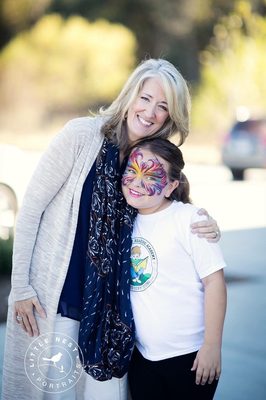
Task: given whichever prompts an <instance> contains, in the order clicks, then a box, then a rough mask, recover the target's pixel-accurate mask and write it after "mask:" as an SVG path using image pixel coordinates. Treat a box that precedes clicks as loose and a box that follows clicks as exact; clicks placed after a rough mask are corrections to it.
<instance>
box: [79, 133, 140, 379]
mask: <svg viewBox="0 0 266 400" xmlns="http://www.w3.org/2000/svg"><path fill="white" fill-rule="evenodd" d="M135 215H136V211H135V210H134V209H132V208H131V207H130V206H128V205H127V203H126V201H125V199H124V197H123V195H122V192H121V169H120V165H119V150H118V148H117V146H115V145H114V144H112V143H111V142H109V141H108V140H107V139H105V140H104V143H103V146H102V149H101V153H100V157H99V159H98V161H97V167H96V177H95V182H94V188H93V194H92V205H91V212H90V222H89V241H88V251H87V259H86V271H85V288H84V298H83V310H82V315H81V321H80V331H79V346H80V348H81V351H82V353H83V359H84V369H85V371H86V372H87V373H88V374H90V375H91V376H92V377H93V378H95V379H97V380H100V381H104V380H107V379H111V378H112V377H117V378H121V377H122V376H123V375H124V374H125V373H126V372H127V370H128V364H129V361H130V358H131V354H132V351H133V347H134V341H135V327H134V322H133V314H132V310H131V305H130V249H131V233H132V228H133V220H134V217H135Z"/></svg>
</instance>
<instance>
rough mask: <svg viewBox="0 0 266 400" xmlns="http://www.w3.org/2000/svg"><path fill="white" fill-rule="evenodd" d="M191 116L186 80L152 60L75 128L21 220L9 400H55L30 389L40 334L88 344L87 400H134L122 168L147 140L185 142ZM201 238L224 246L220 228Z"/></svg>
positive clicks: (51, 154) (6, 382)
mask: <svg viewBox="0 0 266 400" xmlns="http://www.w3.org/2000/svg"><path fill="white" fill-rule="evenodd" d="M189 111H190V96H189V92H188V88H187V85H186V82H185V81H184V79H183V77H182V76H181V74H180V73H179V72H178V71H177V70H176V68H175V67H174V66H173V65H172V64H171V63H169V62H167V61H165V60H160V59H159V60H154V59H150V60H147V61H145V62H143V63H141V64H140V65H139V66H138V67H137V68H136V69H135V71H133V73H132V75H131V76H130V77H129V79H128V81H127V82H126V83H125V85H124V87H123V89H122V91H121V93H120V94H119V95H118V97H117V98H116V99H115V100H114V102H113V103H112V104H111V105H110V106H109V107H108V108H107V109H106V110H101V111H100V113H99V115H97V116H94V117H91V118H89V117H87V118H78V119H74V120H72V121H70V122H68V123H67V124H66V126H65V127H64V128H63V130H62V131H61V133H60V134H59V135H57V136H56V137H55V138H54V140H53V141H52V143H51V145H50V147H49V148H48V150H47V151H46V152H45V154H44V155H43V157H42V158H41V160H40V163H39V165H38V167H37V169H36V171H35V173H34V175H33V177H32V180H31V182H30V184H29V187H28V189H27V191H26V194H25V198H24V202H23V205H22V208H21V210H20V214H19V217H18V220H17V227H16V235H15V242H14V256H13V272H12V289H11V294H10V298H9V305H10V307H9V313H8V321H7V337H6V348H5V361H4V377H3V399H4V400H6V399H8V400H13V399H15V398H17V393H20V398H21V400H23V399H27V400H28V399H29V398H32V399H33V398H34V399H44V398H50V397H49V396H50V395H49V393H47V390H46V386H44V385H47V382H46V381H45V382H44V381H43V378H42V377H40V379H39V381H38V382H39V385H41V386H40V387H39V386H38V384H37V387H38V389H40V390H36V387H35V385H33V384H32V383H31V382H30V381H28V380H27V377H26V374H25V368H24V367H23V362H24V356H25V352H26V350H27V349H28V348H29V346H30V345H31V343H32V341H33V337H32V336H33V335H35V336H36V335H38V334H45V333H47V332H62V333H66V334H67V335H68V336H70V337H72V338H73V339H75V340H78V331H79V330H80V334H79V344H80V346H81V352H82V353H83V356H84V369H85V370H86V372H88V374H85V377H86V387H85V390H84V393H85V397H84V398H86V399H93V398H95V396H96V395H95V394H94V391H95V393H96V394H97V396H96V397H97V400H103V399H105V398H106V399H107V398H110V399H120V398H121V399H124V398H125V396H126V395H125V392H126V384H125V382H126V379H125V375H124V373H125V371H126V370H127V366H128V362H129V358H130V355H131V351H132V348H133V344H134V324H133V317H132V310H131V307H130V302H129V280H128V277H127V273H128V271H129V269H130V254H129V250H130V244H131V242H130V238H131V229H132V223H133V219H134V212H133V210H132V209H131V208H130V207H128V206H127V205H126V203H125V201H124V200H123V196H122V193H121V190H120V179H121V173H122V170H123V164H122V162H123V159H124V157H125V155H126V154H127V151H128V148H129V147H130V146H131V145H133V144H134V143H135V142H137V141H138V140H140V139H142V138H144V137H162V138H168V137H170V136H171V135H173V134H175V133H176V134H178V135H179V139H180V144H181V143H183V142H184V140H185V138H186V136H187V134H188V130H189ZM194 229H195V232H196V233H200V234H203V235H204V236H205V238H207V239H208V240H215V241H216V240H219V236H220V234H219V229H218V227H217V225H216V222H215V221H213V220H208V221H206V222H202V221H201V222H198V223H197V224H196V225H194ZM118 265H122V266H123V268H118V267H117V266H118ZM107 294H108V295H107ZM94 309H96V311H94ZM23 330H24V331H25V332H23ZM121 338H122V339H123V340H121ZM15 339H16V341H15ZM51 347H52V348H53V346H51ZM59 353H60V352H58V353H57V354H59ZM57 354H55V355H57ZM43 358H45V359H49V357H48V356H47V355H46V356H45V357H43ZM50 359H52V357H50ZM121 360H122V361H121ZM51 363H52V362H51ZM25 364H26V362H25ZM48 367H51V368H50V369H52V367H57V364H56V363H54V364H52V365H48V366H47V368H48ZM121 377H122V378H121ZM110 378H112V379H111V380H110ZM32 379H35V375H34V376H33V377H32ZM101 380H102V381H103V382H101ZM51 385H52V383H51ZM43 386H44V387H43ZM78 386H80V385H76V387H73V388H71V389H68V390H67V391H64V392H63V393H62V397H60V393H59V391H61V390H63V388H61V387H60V388H59V389H58V391H57V394H56V396H57V397H55V394H54V393H53V394H52V395H51V396H53V397H52V398H53V399H60V398H63V399H67V398H69V399H75V398H76V397H75V396H76V394H75V389H76V388H77V387H78ZM52 388H53V386H52ZM54 390H57V389H56V388H55V389H54ZM102 392H103V393H102ZM118 392H119V393H120V394H121V395H120V394H118ZM67 396H69V397H67ZM106 396H107V397H106ZM108 396H109V397H108Z"/></svg>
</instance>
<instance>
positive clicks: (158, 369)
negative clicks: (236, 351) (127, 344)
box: [128, 348, 218, 400]
mask: <svg viewBox="0 0 266 400" xmlns="http://www.w3.org/2000/svg"><path fill="white" fill-rule="evenodd" d="M196 354H197V352H194V353H190V354H186V355H183V356H178V357H173V358H168V359H166V360H161V361H149V360H146V359H145V358H144V357H143V356H142V355H141V353H140V352H139V351H138V350H137V348H135V350H134V352H133V356H132V360H131V364H130V368H129V373H128V377H129V387H130V392H131V397H132V400H211V399H213V396H214V393H215V390H216V387H217V384H218V381H217V380H214V381H213V382H212V383H211V384H209V383H206V384H205V385H196V383H195V379H196V372H195V371H191V368H192V365H193V362H194V359H195V357H196Z"/></svg>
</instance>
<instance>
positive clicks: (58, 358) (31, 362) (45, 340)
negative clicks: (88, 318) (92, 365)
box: [24, 332, 83, 393]
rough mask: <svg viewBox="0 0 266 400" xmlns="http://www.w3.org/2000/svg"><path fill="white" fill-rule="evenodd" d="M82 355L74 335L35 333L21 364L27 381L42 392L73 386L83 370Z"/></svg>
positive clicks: (57, 390)
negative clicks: (34, 337)
mask: <svg viewBox="0 0 266 400" xmlns="http://www.w3.org/2000/svg"><path fill="white" fill-rule="evenodd" d="M82 364H83V355H82V352H81V350H80V348H79V346H78V344H77V342H75V340H74V339H72V338H71V337H69V336H67V335H65V334H63V333H57V332H49V333H46V334H44V335H40V336H38V338H36V339H35V340H34V341H33V342H32V343H31V344H30V346H29V347H28V349H27V352H26V354H25V358H24V367H25V371H26V374H27V376H28V378H29V380H30V381H31V383H32V384H33V385H34V386H35V387H36V388H37V389H39V390H41V391H43V392H46V393H62V392H65V391H67V390H69V389H71V388H73V387H74V386H75V385H76V383H77V382H78V380H79V379H80V377H81V374H82V372H83V368H82Z"/></svg>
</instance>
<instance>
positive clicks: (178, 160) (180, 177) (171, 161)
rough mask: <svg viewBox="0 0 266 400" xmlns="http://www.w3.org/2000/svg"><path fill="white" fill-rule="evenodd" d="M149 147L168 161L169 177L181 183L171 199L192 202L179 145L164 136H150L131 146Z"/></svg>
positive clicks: (148, 148)
mask: <svg viewBox="0 0 266 400" xmlns="http://www.w3.org/2000/svg"><path fill="white" fill-rule="evenodd" d="M135 148H138V149H142V150H143V149H147V150H149V151H150V152H151V153H152V154H153V155H154V156H158V157H161V158H162V159H163V160H165V161H166V162H167V165H168V167H169V168H168V173H167V176H168V179H169V180H170V181H175V180H177V181H179V185H178V186H177V188H176V189H175V190H174V191H173V192H172V193H171V195H170V197H169V199H170V200H176V201H182V202H183V203H191V200H190V197H189V192H190V187H189V182H188V179H187V177H186V176H185V174H184V172H183V171H182V169H183V168H184V166H185V162H184V159H183V154H182V152H181V150H180V149H179V147H177V146H176V145H175V144H173V143H172V142H170V141H169V140H166V139H162V138H149V139H144V140H141V141H139V142H138V143H137V144H136V145H135V146H133V147H132V148H131V150H130V151H133V149H135Z"/></svg>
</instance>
